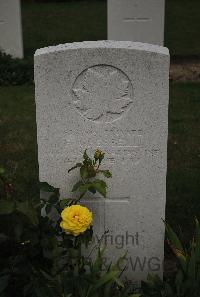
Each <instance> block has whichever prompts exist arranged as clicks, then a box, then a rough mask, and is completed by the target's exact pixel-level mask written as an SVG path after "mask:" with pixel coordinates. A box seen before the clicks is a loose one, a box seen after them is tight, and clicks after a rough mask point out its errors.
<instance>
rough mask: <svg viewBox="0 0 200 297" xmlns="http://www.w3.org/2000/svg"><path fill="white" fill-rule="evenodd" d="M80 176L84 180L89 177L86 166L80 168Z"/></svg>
mask: <svg viewBox="0 0 200 297" xmlns="http://www.w3.org/2000/svg"><path fill="white" fill-rule="evenodd" d="M80 175H81V177H82V178H83V179H85V178H87V177H88V169H87V167H86V166H82V167H81V168H80Z"/></svg>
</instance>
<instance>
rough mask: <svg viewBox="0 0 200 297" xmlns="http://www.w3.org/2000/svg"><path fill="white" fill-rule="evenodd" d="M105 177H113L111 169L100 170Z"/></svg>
mask: <svg viewBox="0 0 200 297" xmlns="http://www.w3.org/2000/svg"><path fill="white" fill-rule="evenodd" d="M99 172H100V173H102V174H103V175H104V176H105V177H107V178H110V177H112V173H111V172H110V171H109V170H99Z"/></svg>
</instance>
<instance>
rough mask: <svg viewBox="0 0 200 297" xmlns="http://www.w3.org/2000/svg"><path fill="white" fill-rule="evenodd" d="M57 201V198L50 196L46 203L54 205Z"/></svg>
mask: <svg viewBox="0 0 200 297" xmlns="http://www.w3.org/2000/svg"><path fill="white" fill-rule="evenodd" d="M58 201H59V197H58V196H57V195H55V194H53V195H51V196H50V197H49V199H48V202H49V203H51V204H55V203H57V202H58Z"/></svg>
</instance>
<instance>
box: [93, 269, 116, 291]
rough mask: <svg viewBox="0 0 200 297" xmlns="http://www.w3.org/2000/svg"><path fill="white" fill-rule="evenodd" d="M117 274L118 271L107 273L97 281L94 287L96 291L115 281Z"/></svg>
mask: <svg viewBox="0 0 200 297" xmlns="http://www.w3.org/2000/svg"><path fill="white" fill-rule="evenodd" d="M117 274H118V271H109V272H106V273H105V274H104V275H103V276H102V277H101V278H100V279H99V280H97V281H96V283H95V285H94V289H95V290H97V289H99V288H101V287H102V286H104V285H105V284H107V283H109V282H110V281H115V278H116V277H117Z"/></svg>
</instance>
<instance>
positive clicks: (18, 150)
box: [0, 86, 39, 199]
mask: <svg viewBox="0 0 200 297" xmlns="http://www.w3.org/2000/svg"><path fill="white" fill-rule="evenodd" d="M0 135H1V137H0V139H1V141H0V164H1V165H3V166H4V167H5V168H6V170H7V171H8V173H9V174H10V175H11V176H12V179H13V184H14V186H15V187H16V190H17V192H18V193H19V195H20V196H21V197H22V198H24V199H26V198H36V197H38V195H39V190H38V163H37V142H36V121H35V103H34V87H33V86H19V87H18V86H15V87H1V88H0Z"/></svg>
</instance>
